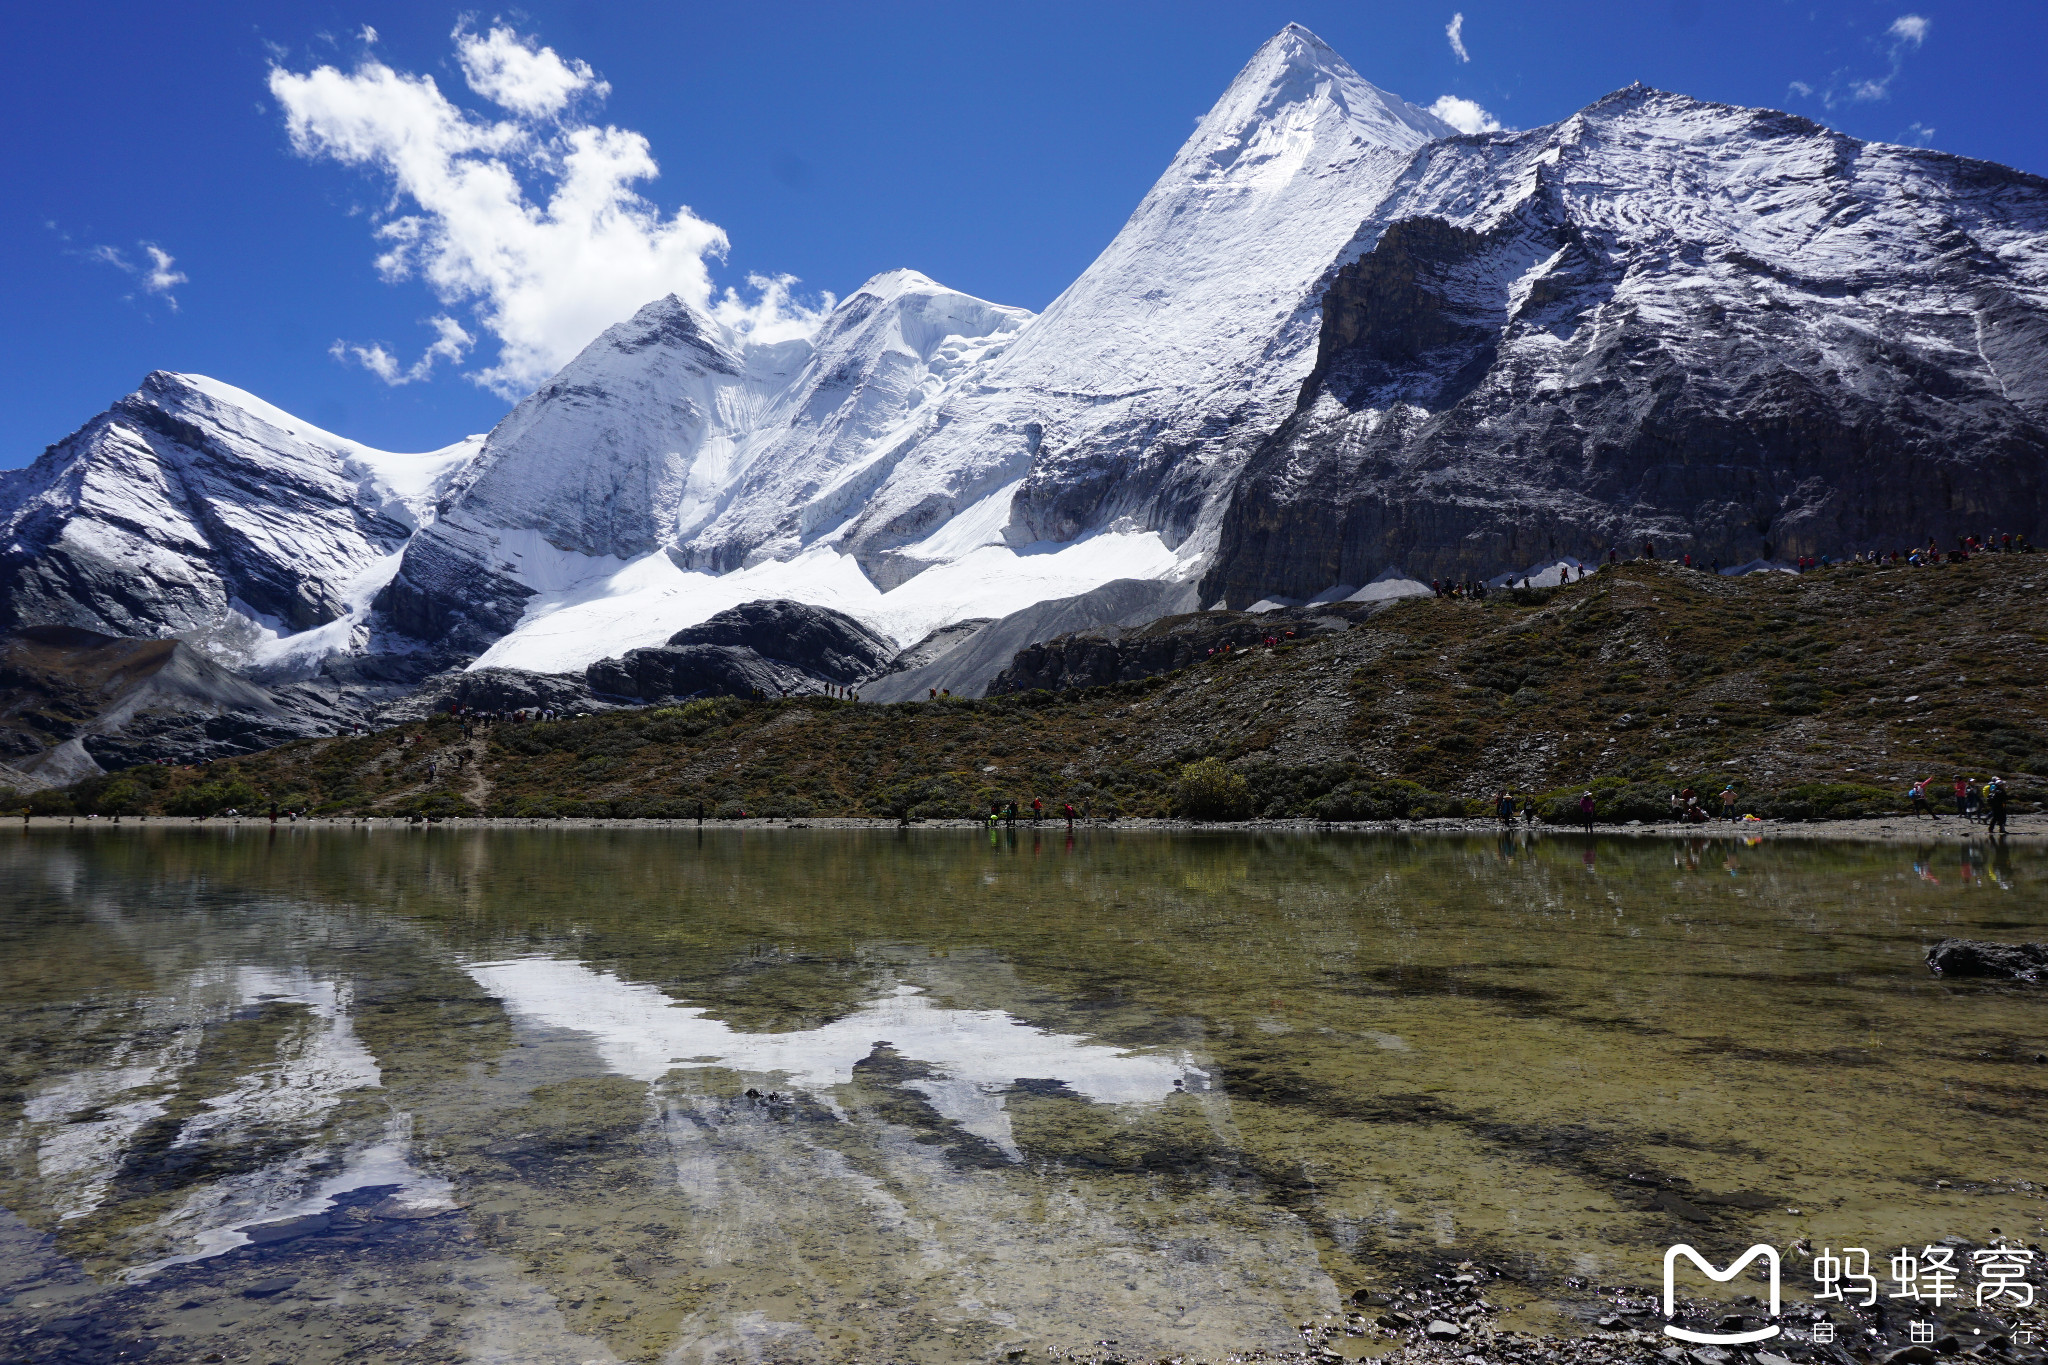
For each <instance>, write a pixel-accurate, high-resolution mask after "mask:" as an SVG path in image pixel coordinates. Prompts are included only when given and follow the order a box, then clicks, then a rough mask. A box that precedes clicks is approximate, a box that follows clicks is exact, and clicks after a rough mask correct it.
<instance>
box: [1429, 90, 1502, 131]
mask: <svg viewBox="0 0 2048 1365" xmlns="http://www.w3.org/2000/svg"><path fill="white" fill-rule="evenodd" d="M1429 112H1430V113H1432V114H1435V115H1436V116H1437V117H1438V118H1440V119H1442V120H1443V121H1444V122H1445V123H1448V124H1450V125H1451V126H1452V127H1453V128H1456V129H1457V130H1458V131H1459V132H1461V133H1498V132H1500V131H1501V127H1502V125H1501V121H1500V120H1499V119H1497V118H1495V117H1494V116H1493V115H1491V114H1489V113H1487V112H1486V111H1485V110H1484V109H1482V108H1480V107H1479V103H1478V101H1476V100H1468V99H1460V98H1459V97H1458V96H1456V95H1439V96H1437V100H1436V103H1435V104H1432V105H1430V106H1429Z"/></svg>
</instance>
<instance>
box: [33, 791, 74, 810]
mask: <svg viewBox="0 0 2048 1365" xmlns="http://www.w3.org/2000/svg"><path fill="white" fill-rule="evenodd" d="M77 809H78V808H77V807H76V806H74V805H72V804H71V793H70V792H67V791H60V790H59V789H57V788H55V787H46V788H44V789H43V790H42V791H39V792H33V793H31V794H30V795H29V798H28V813H29V814H30V815H71V814H74V813H75V812H76V811H77Z"/></svg>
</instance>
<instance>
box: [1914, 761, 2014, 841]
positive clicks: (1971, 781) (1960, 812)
mask: <svg viewBox="0 0 2048 1365" xmlns="http://www.w3.org/2000/svg"><path fill="white" fill-rule="evenodd" d="M1932 781H1934V779H1933V778H1931V777H1923V778H1921V779H1920V780H1919V781H1917V782H1915V783H1914V784H1913V785H1912V786H1910V787H1908V788H1906V799H1907V800H1908V801H1909V802H1911V803H1912V806H1913V816H1914V818H1915V819H1918V818H1919V817H1920V816H1923V815H1924V816H1926V817H1927V818H1928V819H1929V820H1939V819H1941V812H1940V811H1938V810H1936V809H1935V808H1934V805H1935V798H1934V797H1932V796H1930V795H1929V794H1928V784H1929V783H1931V782H1932ZM1949 791H1950V795H1951V796H1952V797H1953V799H1954V801H1955V808H1956V818H1957V819H1958V820H1967V821H1969V822H1970V823H1972V824H1979V823H1981V824H1982V825H1983V826H1984V829H1985V832H1986V833H1989V834H2003V833H2005V805H2006V789H2005V779H2004V778H2002V777H1993V778H1989V779H1986V780H1984V781H1981V782H1980V781H1979V780H1978V779H1976V778H1974V777H1968V778H1966V777H1964V776H1963V775H1962V774H1961V773H1957V774H1956V777H1955V782H1954V783H1953V784H1952V785H1951V787H1950V788H1949Z"/></svg>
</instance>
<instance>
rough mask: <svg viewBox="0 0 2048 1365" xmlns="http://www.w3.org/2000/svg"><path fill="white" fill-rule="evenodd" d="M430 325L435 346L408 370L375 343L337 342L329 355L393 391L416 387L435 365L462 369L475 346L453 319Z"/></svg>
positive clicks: (429, 321) (429, 322) (432, 320)
mask: <svg viewBox="0 0 2048 1365" xmlns="http://www.w3.org/2000/svg"><path fill="white" fill-rule="evenodd" d="M427 325H428V326H430V327H432V328H433V329H434V331H435V332H436V333H438V334H439V335H438V337H437V339H436V340H435V342H434V344H433V345H431V346H429V347H427V349H426V350H425V351H424V352H422V353H421V355H420V358H419V359H418V360H415V361H414V362H413V363H412V364H411V365H409V366H402V365H400V364H399V363H398V357H397V356H395V355H393V354H391V352H389V351H387V350H385V349H384V345H383V343H382V342H376V341H373V342H371V343H370V344H369V345H368V346H356V345H353V344H351V343H349V342H346V341H336V342H335V343H334V344H333V345H332V346H329V347H328V348H327V354H329V355H331V356H333V357H334V358H335V359H336V360H351V359H352V360H354V361H355V362H356V363H357V364H358V365H361V366H362V367H363V368H364V369H366V370H368V371H369V372H370V373H371V374H374V375H376V376H377V377H378V378H379V379H381V380H383V381H384V382H385V383H387V384H390V385H393V386H394V387H395V386H397V385H399V384H416V383H418V382H419V381H420V380H422V379H425V378H427V377H428V376H429V375H431V374H433V372H434V362H435V361H437V360H445V361H447V362H448V363H449V364H451V365H460V364H461V363H462V357H463V355H464V354H465V353H466V352H467V351H468V350H469V348H470V347H471V346H474V345H475V344H476V338H475V337H474V336H471V335H470V334H469V332H468V331H467V330H466V329H465V328H464V327H463V325H462V324H461V323H459V322H457V321H456V320H455V319H454V318H451V317H447V316H445V315H443V316H440V317H434V318H429V319H427Z"/></svg>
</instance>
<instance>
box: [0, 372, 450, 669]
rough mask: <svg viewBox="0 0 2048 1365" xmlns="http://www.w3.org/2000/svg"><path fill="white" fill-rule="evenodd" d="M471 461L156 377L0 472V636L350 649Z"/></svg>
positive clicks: (246, 651)
mask: <svg viewBox="0 0 2048 1365" xmlns="http://www.w3.org/2000/svg"><path fill="white" fill-rule="evenodd" d="M470 453H471V448H470V447H469V446H467V445H466V444H465V445H461V446H456V447H450V448H449V450H446V451H440V452H436V453H434V454H431V455H392V454H389V453H387V452H383V451H375V450H370V449H369V448H367V447H364V446H361V445H359V444H357V443H355V442H353V441H348V440H344V439H343V438H341V437H338V436H334V435H332V434H330V433H328V432H324V431H321V430H319V429H318V428H316V427H313V426H312V425H311V424H309V423H304V422H300V421H299V420H298V419H296V418H293V417H291V416H290V415H289V414H287V413H283V412H280V411H278V410H277V409H276V408H273V407H271V406H270V405H269V404H267V403H264V402H262V401H261V400H260V399H257V398H254V397H252V396H251V395H249V394H245V393H242V392H241V391H240V390H238V389H233V388H230V387H229V386H227V385H225V384H220V383H218V382H216V381H213V380H209V379H203V378H200V377H198V376H193V375H179V374H170V373H166V372H162V371H159V372H157V373H155V374H152V375H150V376H149V377H148V378H147V379H145V380H144V381H143V383H142V387H141V388H139V389H137V390H136V391H135V392H134V393H132V394H130V395H129V396H127V397H126V398H123V399H121V400H120V401H119V402H118V403H116V404H114V406H113V407H112V408H110V409H109V410H108V411H106V412H104V413H102V414H101V415H100V416H98V417H96V418H94V419H93V420H92V421H91V422H88V423H87V424H86V425H85V426H83V427H81V428H80V429H79V430H78V431H77V432H75V433H74V434H72V435H71V436H69V437H67V438H65V439H64V440H63V441H60V442H58V443H57V444H56V445H54V446H52V447H50V448H49V450H47V451H45V452H44V453H43V455H42V458H40V459H38V460H37V461H36V462H35V463H34V464H33V465H31V466H29V467H28V468H27V469H23V470H18V471H15V472H13V473H10V474H7V475H5V476H4V477H0V625H7V626H23V625H70V626H77V627H80V628H82V629H86V630H91V631H97V632H100V633H102V634H105V635H110V636H114V637H121V638H161V637H165V636H173V635H175V636H178V637H180V638H182V639H185V640H186V641H187V642H189V643H191V644H194V645H196V646H198V647H199V648H201V649H202V650H205V651H206V652H207V653H209V654H211V655H212V656H214V657H215V658H217V659H220V660H222V661H224V662H229V663H237V664H253V665H256V666H259V667H260V666H262V665H264V664H266V663H271V662H274V661H275V660H274V659H273V658H272V657H271V656H270V653H267V652H266V648H265V646H266V644H267V643H269V642H270V641H273V640H274V639H275V637H277V636H289V635H294V634H301V633H306V632H320V633H319V634H318V635H317V636H313V637H310V638H309V641H308V643H309V645H310V647H311V654H312V656H314V657H315V658H317V656H319V655H322V654H324V653H327V652H330V651H331V650H332V649H336V648H346V647H349V646H350V644H351V641H352V639H353V640H354V642H355V643H357V644H360V643H361V639H360V638H356V637H358V636H361V637H364V638H366V636H367V631H368V626H367V622H366V621H365V620H364V619H363V618H364V617H365V616H366V614H367V613H366V609H367V607H368V604H369V598H370V595H371V594H372V593H373V592H374V591H375V590H376V587H377V585H378V584H379V583H381V582H382V581H383V576H384V575H388V573H389V572H390V571H391V569H394V568H396V566H397V555H398V553H399V551H400V550H401V549H402V548H403V546H404V545H405V542H406V539H407V538H408V537H409V536H411V535H412V533H413V531H414V529H415V528H416V527H417V526H418V525H419V524H420V521H421V520H422V518H423V517H430V516H431V514H432V511H431V509H432V501H433V498H434V496H436V492H437V488H438V486H439V485H440V484H441V483H443V482H445V481H446V479H447V478H449V477H451V476H452V474H453V473H454V472H455V471H456V470H458V469H459V468H460V467H461V465H462V464H464V463H465V462H466V461H467V460H468V458H469V455H470ZM323 627H325V628H327V629H325V630H324V631H323V630H322V628H323ZM330 637H331V638H330Z"/></svg>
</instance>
